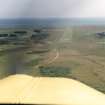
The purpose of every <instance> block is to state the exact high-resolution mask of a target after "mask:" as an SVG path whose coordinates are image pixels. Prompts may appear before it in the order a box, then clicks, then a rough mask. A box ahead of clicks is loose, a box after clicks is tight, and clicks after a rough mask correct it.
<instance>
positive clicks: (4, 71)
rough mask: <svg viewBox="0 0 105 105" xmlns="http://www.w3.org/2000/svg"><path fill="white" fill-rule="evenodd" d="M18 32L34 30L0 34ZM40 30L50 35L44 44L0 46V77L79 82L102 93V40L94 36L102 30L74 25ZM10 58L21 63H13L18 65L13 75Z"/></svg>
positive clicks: (104, 55)
mask: <svg viewBox="0 0 105 105" xmlns="http://www.w3.org/2000/svg"><path fill="white" fill-rule="evenodd" d="M20 30H21V31H23V30H24V31H27V35H28V36H30V35H32V32H33V30H34V29H0V33H12V32H14V31H20ZM42 30H44V32H45V33H47V34H48V35H49V36H48V37H47V38H46V39H44V42H43V43H38V44H37V41H36V43H34V44H33V42H32V41H30V40H27V41H26V43H25V45H17V44H13V43H10V44H3V45H0V78H1V79H2V78H5V77H7V76H9V75H14V74H26V75H30V76H33V77H53V78H55V77H59V78H60V77H64V78H68V79H74V80H78V81H80V82H82V83H84V84H86V85H88V86H90V87H92V88H94V89H97V90H99V91H101V92H103V93H105V76H104V74H105V38H104V37H103V38H99V37H97V35H96V33H98V32H104V31H105V27H104V26H75V27H65V28H48V29H42ZM20 47H21V48H22V50H17V51H15V53H10V52H9V51H10V50H8V49H15V48H20ZM24 47H25V49H24ZM15 56H17V57H18V58H15ZM13 58H14V59H15V60H17V61H19V60H20V65H16V63H15V65H16V66H20V68H16V71H15V72H14V71H11V69H10V68H11V67H12V66H13V65H12V63H13V62H12V61H14V59H13ZM21 62H22V63H23V64H24V66H23V65H21ZM9 67H10V68H9ZM8 68H9V69H8Z"/></svg>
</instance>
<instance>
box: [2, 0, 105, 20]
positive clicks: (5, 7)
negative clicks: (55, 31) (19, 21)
mask: <svg viewBox="0 0 105 105" xmlns="http://www.w3.org/2000/svg"><path fill="white" fill-rule="evenodd" d="M104 5H105V1H104V0H0V18H39V17H40V18H48V17H105V6H104Z"/></svg>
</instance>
